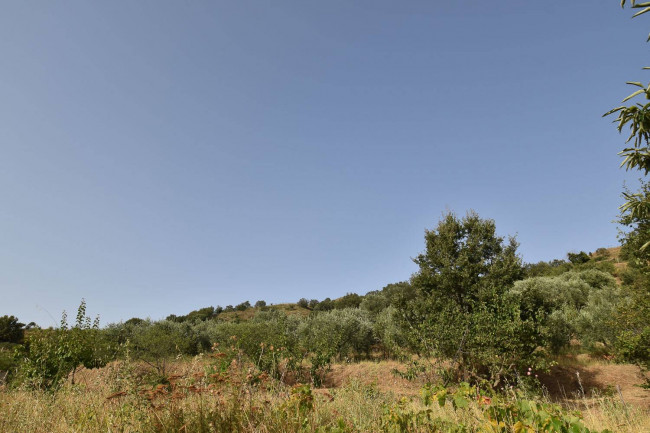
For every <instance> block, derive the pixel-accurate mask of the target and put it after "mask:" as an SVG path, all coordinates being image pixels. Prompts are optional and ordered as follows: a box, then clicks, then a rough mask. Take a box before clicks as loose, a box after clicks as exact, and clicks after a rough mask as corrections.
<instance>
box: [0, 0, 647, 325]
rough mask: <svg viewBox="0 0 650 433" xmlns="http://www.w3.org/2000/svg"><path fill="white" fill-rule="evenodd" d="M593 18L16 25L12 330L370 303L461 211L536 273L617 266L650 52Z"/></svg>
mask: <svg viewBox="0 0 650 433" xmlns="http://www.w3.org/2000/svg"><path fill="white" fill-rule="evenodd" d="M584 4H585V3H584V2H583V3H579V2H564V1H562V2H560V1H557V2H537V4H530V3H526V2H524V3H522V2H520V1H517V2H515V1H510V0H508V1H499V2H479V1H469V2H432V1H421V2H387V1H374V0H373V1H355V2H349V1H324V2H323V1H321V2H309V1H282V2H251V1H237V2H219V1H207V0H202V1H198V0H197V1H193V0H187V1H181V0H178V1H161V0H155V1H153V0H149V1H139V2H125V1H115V2H85V1H68V2H64V3H61V2H46V1H41V2H7V3H6V4H5V5H4V8H3V13H2V14H1V15H0V98H1V100H2V103H1V104H0V150H1V151H2V153H1V155H2V158H0V236H1V238H0V267H1V269H0V296H1V298H0V299H1V301H0V315H3V314H13V315H17V316H18V317H19V318H20V319H21V320H22V321H24V322H27V321H32V320H33V321H36V322H37V323H39V324H41V325H43V326H50V325H54V324H56V322H57V321H58V318H59V317H60V314H61V311H62V310H64V309H66V310H68V311H74V310H75V309H76V307H77V305H78V304H79V301H80V300H81V298H85V299H86V301H87V303H88V312H89V313H90V314H91V315H93V316H94V315H95V314H100V315H101V317H102V322H103V323H104V324H106V323H107V322H114V321H119V320H126V319H129V318H131V317H134V316H137V317H151V318H153V319H158V318H163V317H165V316H167V315H168V314H171V313H175V314H183V313H187V312H188V311H190V310H193V309H196V308H200V307H204V306H209V305H217V304H219V305H222V306H225V305H228V304H233V305H234V304H237V303H240V302H242V301H245V300H250V301H251V302H255V301H256V300H258V299H264V300H266V301H267V302H269V303H280V302H294V301H296V300H297V299H299V298H301V297H307V298H317V299H323V298H324V297H332V298H334V297H338V296H341V295H343V294H345V293H346V292H351V291H354V292H358V293H365V292H367V291H369V290H375V289H379V288H381V287H383V286H384V285H386V284H388V283H391V282H396V281H400V280H405V279H408V278H409V276H410V275H411V273H413V272H414V271H415V270H416V267H415V265H414V264H413V263H412V261H411V257H414V256H415V255H417V254H418V253H419V252H420V251H421V250H422V249H423V247H424V242H423V235H424V229H425V228H433V227H435V225H436V224H437V222H438V220H439V219H440V217H441V216H442V214H443V213H444V212H445V211H447V210H453V211H455V212H456V213H458V214H460V215H462V214H464V213H465V212H466V211H467V210H468V209H474V210H476V211H477V212H478V213H479V214H480V215H481V216H482V217H484V218H492V219H494V220H495V221H496V224H497V229H498V231H499V233H500V234H503V235H507V234H512V235H515V234H516V235H517V239H518V240H519V242H520V243H521V247H520V253H521V255H522V257H523V259H524V260H525V261H528V262H534V261H539V260H550V259H554V258H562V257H564V256H565V254H566V253H567V252H568V251H579V250H586V251H593V250H595V249H596V248H598V247H603V246H605V247H606V246H614V245H616V244H617V240H616V234H617V227H616V225H615V224H613V223H612V221H613V220H614V219H615V218H616V215H617V207H618V206H619V205H620V203H621V198H620V192H621V189H622V185H623V182H624V181H625V180H626V179H627V180H628V182H632V183H631V184H632V185H634V179H635V177H636V175H635V174H630V173H627V174H626V173H625V172H624V171H623V170H621V169H619V168H618V165H619V163H620V159H619V157H618V156H617V155H616V153H617V152H618V151H619V150H620V149H621V148H622V145H623V141H624V140H623V137H621V136H619V135H618V133H617V132H616V131H615V128H614V126H613V125H612V124H611V123H610V120H608V119H602V118H601V115H602V114H603V113H604V112H605V111H607V110H609V109H610V108H612V107H614V106H616V105H617V104H618V102H619V101H620V100H621V99H622V98H623V97H624V96H625V95H627V94H628V93H630V92H631V89H629V88H627V87H626V85H625V81H629V80H642V81H645V79H646V77H645V76H644V73H643V72H642V71H641V67H642V66H645V63H644V61H645V60H644V59H645V58H646V55H647V53H648V48H649V46H648V45H647V44H645V42H644V41H645V38H646V36H647V33H648V29H647V25H646V22H645V21H644V19H645V18H643V17H641V18H637V19H635V20H632V19H631V18H630V17H631V15H632V14H631V12H630V11H629V10H621V9H620V8H619V7H618V2H617V1H608V2H591V3H590V5H589V7H585V6H584Z"/></svg>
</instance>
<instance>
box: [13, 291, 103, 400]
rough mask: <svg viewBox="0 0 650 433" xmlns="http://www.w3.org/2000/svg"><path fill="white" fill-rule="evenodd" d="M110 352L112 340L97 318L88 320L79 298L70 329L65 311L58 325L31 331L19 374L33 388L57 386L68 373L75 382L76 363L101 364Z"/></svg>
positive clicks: (93, 365)
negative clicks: (75, 315)
mask: <svg viewBox="0 0 650 433" xmlns="http://www.w3.org/2000/svg"><path fill="white" fill-rule="evenodd" d="M111 353H112V350H111V343H110V342H108V341H106V340H104V339H103V338H102V334H101V333H100V331H99V318H96V319H95V321H94V322H91V319H90V317H88V316H86V302H85V301H84V300H82V301H81V304H80V305H79V309H78V310H77V320H76V323H75V325H74V326H73V327H72V328H70V327H69V325H68V322H67V315H66V313H65V311H64V312H63V315H62V318H61V326H60V328H58V329H37V330H34V331H32V332H30V334H29V336H28V337H27V339H26V341H25V347H24V349H23V351H22V354H21V355H22V356H21V358H22V362H21V364H20V369H19V377H20V378H22V380H24V382H25V383H26V384H27V385H29V386H32V387H35V388H52V387H56V386H57V385H59V383H60V382H61V381H62V380H63V379H65V378H67V377H68V375H71V381H72V383H74V379H75V372H76V370H77V368H78V367H79V366H81V365H83V366H85V367H87V368H94V367H100V366H103V365H105V364H106V363H107V362H108V361H109V360H110V359H111V357H110V354H111Z"/></svg>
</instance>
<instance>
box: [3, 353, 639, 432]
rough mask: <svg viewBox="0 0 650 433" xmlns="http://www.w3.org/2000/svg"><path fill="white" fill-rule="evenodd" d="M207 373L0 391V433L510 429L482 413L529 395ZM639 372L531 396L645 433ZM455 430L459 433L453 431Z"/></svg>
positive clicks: (238, 368) (353, 374) (358, 373)
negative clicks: (429, 392) (437, 395)
mask: <svg viewBox="0 0 650 433" xmlns="http://www.w3.org/2000/svg"><path fill="white" fill-rule="evenodd" d="M217 360H218V359H217ZM214 366H215V358H212V357H210V356H200V357H196V358H194V359H191V360H177V361H175V362H174V363H173V367H172V369H171V373H170V375H169V376H168V377H167V378H166V380H164V381H163V382H164V383H158V384H156V383H155V382H152V381H151V378H150V376H148V374H149V372H148V369H147V368H146V367H145V366H143V365H141V364H138V363H132V362H125V361H120V362H115V363H112V364H110V365H109V366H107V367H105V368H102V369H96V370H84V371H81V372H80V373H77V381H76V384H75V385H70V384H66V385H65V386H63V387H62V388H61V389H59V390H58V391H55V392H43V391H28V390H21V389H11V390H9V389H4V390H2V391H1V392H0V431H2V432H16V433H18V432H20V433H22V432H43V433H45V432H51V433H63V432H237V431H239V432H375V431H376V432H381V431H386V432H393V431H394V432H399V431H414V432H419V431H422V432H424V431H441V432H443V431H467V432H488V431H493V432H497V431H503V432H506V431H515V430H513V429H514V428H516V427H515V420H511V421H512V422H511V423H510V424H508V422H507V420H504V421H505V423H504V426H503V428H502V429H498V428H497V429H495V427H494V426H493V425H492V424H490V422H489V417H488V416H487V414H488V411H489V406H490V405H492V406H495V407H496V406H497V401H499V402H500V403H499V404H500V405H502V406H506V405H511V404H514V403H517V402H520V401H525V400H527V399H531V398H533V397H532V394H526V393H523V392H518V391H516V390H514V389H513V390H506V391H505V392H504V393H502V394H500V395H498V396H496V395H495V396H490V397H484V396H480V395H478V396H476V397H477V398H474V395H470V397H469V398H468V399H467V404H466V405H459V406H458V407H457V406H456V402H457V400H453V399H448V400H447V401H446V402H444V404H442V405H441V404H439V401H436V402H435V404H431V403H427V401H426V399H423V398H422V396H423V395H424V394H423V392H422V387H423V385H424V383H422V382H421V381H419V380H415V381H407V380H405V379H403V378H401V377H399V376H397V375H395V374H394V373H393V371H394V370H395V369H400V368H403V367H404V366H403V365H401V364H399V363H397V362H395V361H380V362H371V361H366V362H361V363H350V364H336V365H334V366H333V368H332V370H331V371H330V372H329V373H328V374H327V376H326V380H325V386H324V387H323V388H319V389H314V388H312V387H310V386H309V385H302V384H295V383H283V382H280V381H277V380H273V379H271V378H269V377H268V376H266V375H265V374H264V373H260V372H258V371H255V370H254V369H253V368H252V367H251V366H250V365H246V364H243V363H239V362H237V361H236V360H235V361H233V363H232V364H230V365H229V367H228V368H227V369H215V367H214ZM567 372H570V373H571V374H569V375H567ZM574 372H578V373H579V376H580V377H582V378H584V379H586V380H584V381H579V382H578V385H576V383H574V382H572V381H571V380H569V379H568V378H569V377H571V376H572V375H573V376H576V380H577V377H578V376H577V375H575V374H574ZM639 374H640V373H639V371H638V370H637V369H635V367H633V366H628V365H615V364H609V363H606V362H602V361H593V360H586V359H584V358H582V359H580V358H578V359H571V360H568V361H567V362H565V363H564V365H562V366H561V367H558V369H557V370H556V372H555V375H554V376H553V375H549V376H547V377H543V378H542V381H543V382H545V383H548V384H550V383H551V382H552V381H553V380H555V381H557V383H558V386H557V387H556V389H551V387H547V389H549V391H548V392H546V393H542V394H539V395H537V396H535V397H534V398H535V399H536V400H537V401H539V402H544V403H549V404H550V403H556V404H561V406H562V407H563V412H564V413H566V414H568V415H567V416H569V415H570V416H573V412H574V411H580V413H581V416H582V418H583V420H582V423H584V425H585V426H586V427H587V428H589V429H591V430H592V431H593V430H596V431H602V430H604V429H609V430H611V431H613V432H624V433H628V432H629V433H633V432H634V433H638V432H650V391H648V390H644V389H642V388H639V387H636V386H634V385H635V383H638V379H639V376H638V375H639ZM607 381H612V382H611V383H606V382H607ZM617 385H618V387H619V388H618V389H617V388H616V386H617ZM576 386H577V387H576ZM619 390H620V392H619ZM445 392H449V393H452V392H453V390H448V391H445ZM450 395H451V394H450ZM459 425H463V426H465V427H464V428H465V430H453V429H454V428H456V427H455V426H459ZM499 428H501V427H499ZM521 431H527V430H521ZM529 431H542V430H529ZM549 431H550V430H549Z"/></svg>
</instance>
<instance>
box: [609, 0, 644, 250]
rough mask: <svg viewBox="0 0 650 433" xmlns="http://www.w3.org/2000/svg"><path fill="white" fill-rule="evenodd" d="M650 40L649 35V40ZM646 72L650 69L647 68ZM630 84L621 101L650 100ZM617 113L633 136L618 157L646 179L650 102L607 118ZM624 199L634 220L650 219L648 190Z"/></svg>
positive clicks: (639, 86)
mask: <svg viewBox="0 0 650 433" xmlns="http://www.w3.org/2000/svg"><path fill="white" fill-rule="evenodd" d="M625 3H626V2H625V0H622V1H621V6H625ZM631 7H632V8H641V10H640V11H639V12H637V13H635V14H634V15H633V17H637V16H639V15H642V14H644V13H646V12H648V10H650V8H649V7H648V3H647V2H643V3H637V2H636V1H634V0H632V1H631ZM648 41H650V36H649V37H648ZM643 69H650V68H649V67H644V68H643ZM627 84H629V85H631V86H633V87H635V89H636V90H635V91H634V92H633V93H631V94H630V95H628V96H627V97H625V98H624V99H623V101H622V102H626V101H628V100H630V99H633V98H635V97H637V96H645V99H646V100H649V99H650V84H648V85H644V84H642V83H641V82H638V81H628V83H627ZM612 114H616V115H617V116H618V117H617V118H616V119H615V120H614V122H616V123H618V125H617V128H618V131H619V132H622V131H623V129H624V128H626V127H627V128H628V129H629V131H630V135H629V136H628V138H627V141H626V143H630V142H631V143H632V146H631V147H626V148H624V149H623V150H622V151H621V152H619V155H621V156H623V158H624V159H623V162H622V163H621V165H622V166H624V167H625V169H626V170H640V171H642V172H643V174H644V175H645V176H647V175H648V173H649V172H650V146H649V145H648V143H649V140H650V102H646V103H644V104H641V103H636V104H634V105H630V106H625V105H622V106H620V107H616V108H614V109H612V110H610V111H608V112H607V113H605V116H609V115H612ZM623 196H624V198H625V203H624V204H623V205H622V206H621V208H620V209H621V213H622V214H623V215H624V217H625V216H627V217H629V218H630V219H632V220H647V219H648V217H649V216H650V199H649V197H648V194H647V189H645V193H644V189H643V188H642V190H641V191H640V192H638V193H632V192H630V191H627V190H626V191H624V192H623ZM648 247H650V240H648V241H647V242H645V243H644V244H643V245H642V246H641V248H642V249H648Z"/></svg>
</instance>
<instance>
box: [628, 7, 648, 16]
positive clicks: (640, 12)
mask: <svg viewBox="0 0 650 433" xmlns="http://www.w3.org/2000/svg"><path fill="white" fill-rule="evenodd" d="M646 12H650V7H647V8H645V9H643V10H642V11H639V12H637V13H635V14H634V15H632V18H634V17H638V16H639V15H642V14H644V13H646Z"/></svg>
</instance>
